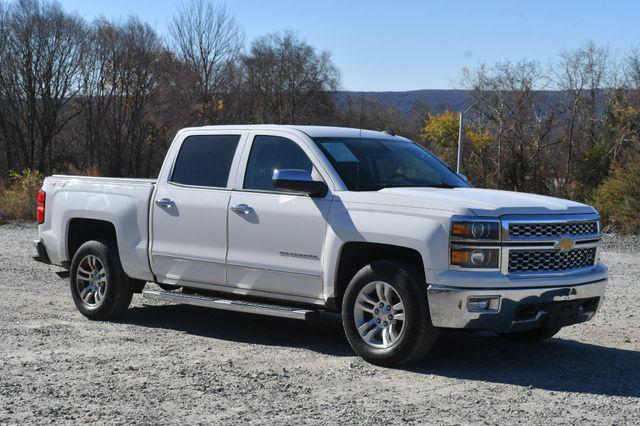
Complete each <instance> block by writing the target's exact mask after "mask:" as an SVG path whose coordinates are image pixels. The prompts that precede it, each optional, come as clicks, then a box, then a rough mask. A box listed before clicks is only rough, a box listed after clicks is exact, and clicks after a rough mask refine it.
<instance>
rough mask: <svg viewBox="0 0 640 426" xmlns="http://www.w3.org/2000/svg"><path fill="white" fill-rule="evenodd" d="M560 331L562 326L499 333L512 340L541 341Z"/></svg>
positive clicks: (524, 341)
mask: <svg viewBox="0 0 640 426" xmlns="http://www.w3.org/2000/svg"><path fill="white" fill-rule="evenodd" d="M558 331H560V328H557V327H556V328H548V327H542V328H536V329H533V330H527V331H520V332H517V333H502V334H499V336H500V337H502V338H503V339H505V340H511V341H514V342H523V343H539V342H542V341H543V340H547V339H550V338H552V337H553V336H555V335H556V333H557V332H558Z"/></svg>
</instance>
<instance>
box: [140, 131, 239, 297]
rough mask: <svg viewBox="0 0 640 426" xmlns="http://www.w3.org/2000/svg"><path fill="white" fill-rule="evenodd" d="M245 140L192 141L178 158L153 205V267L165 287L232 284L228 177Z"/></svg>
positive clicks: (203, 137) (211, 137)
mask: <svg viewBox="0 0 640 426" xmlns="http://www.w3.org/2000/svg"><path fill="white" fill-rule="evenodd" d="M242 136H243V134H242V133H237V134H233V133H223V134H215V133H214V134H194V135H189V136H187V137H186V138H184V140H183V142H182V144H181V145H180V147H179V152H177V155H176V153H175V152H173V156H174V157H175V158H176V160H175V163H174V164H173V166H172V167H171V169H170V170H168V171H165V170H163V173H162V174H161V176H160V178H159V179H158V187H157V189H156V193H155V196H154V199H153V200H152V205H151V208H152V217H151V220H152V225H151V226H152V246H151V262H152V268H153V272H154V273H155V275H156V277H157V279H158V281H159V282H160V283H165V284H181V283H182V284H190V285H192V286H198V285H212V284H215V285H226V284H227V281H226V267H225V256H226V250H227V212H228V207H229V200H230V198H231V190H230V185H229V182H230V178H229V175H230V171H231V170H235V168H232V163H233V161H234V158H235V157H236V151H238V150H239V148H238V147H239V145H240V140H241V138H242ZM173 149H174V148H173V147H172V150H173ZM176 149H177V148H176ZM167 155H170V154H167Z"/></svg>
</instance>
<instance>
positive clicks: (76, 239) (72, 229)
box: [67, 217, 118, 262]
mask: <svg viewBox="0 0 640 426" xmlns="http://www.w3.org/2000/svg"><path fill="white" fill-rule="evenodd" d="M91 240H112V241H113V242H114V243H115V244H116V246H117V245H118V236H117V233H116V227H115V225H114V224H113V223H112V222H110V221H107V220H102V219H88V218H80V217H76V218H72V219H70V220H69V223H68V225H67V256H68V259H69V262H71V261H72V260H73V256H74V255H75V253H76V251H78V249H79V248H80V246H81V245H82V244H84V243H86V242H87V241H91Z"/></svg>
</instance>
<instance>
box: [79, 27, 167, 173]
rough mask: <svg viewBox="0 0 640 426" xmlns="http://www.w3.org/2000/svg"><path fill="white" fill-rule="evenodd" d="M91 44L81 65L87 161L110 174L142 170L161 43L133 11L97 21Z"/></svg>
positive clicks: (150, 121)
mask: <svg viewBox="0 0 640 426" xmlns="http://www.w3.org/2000/svg"><path fill="white" fill-rule="evenodd" d="M91 47H92V48H91V51H92V56H91V57H90V60H89V61H87V62H86V66H85V68H84V70H83V83H84V87H85V94H84V97H83V99H82V103H83V121H84V124H85V126H84V128H85V138H86V139H85V140H86V143H85V146H86V151H85V153H86V156H85V161H84V163H85V164H84V165H87V164H88V165H94V166H98V167H100V168H101V169H102V170H103V171H104V172H105V173H107V174H109V175H112V176H121V175H138V174H141V173H142V170H143V168H142V167H143V166H142V163H143V147H144V144H145V140H146V139H147V136H148V135H149V134H151V133H153V130H154V123H153V122H152V120H151V118H150V107H151V106H152V105H153V101H152V99H153V96H154V93H155V92H154V91H155V89H156V87H157V85H158V84H159V82H158V73H159V70H158V64H159V62H160V60H161V56H162V53H163V47H162V43H161V42H160V39H159V37H158V36H157V34H156V33H155V31H153V29H152V28H151V27H150V26H149V25H148V24H144V23H142V22H140V21H139V20H138V19H137V18H135V17H130V18H129V19H128V20H127V21H126V22H124V23H120V24H118V23H113V22H109V21H106V20H99V21H97V22H96V23H95V24H94V25H93V27H92V33H91Z"/></svg>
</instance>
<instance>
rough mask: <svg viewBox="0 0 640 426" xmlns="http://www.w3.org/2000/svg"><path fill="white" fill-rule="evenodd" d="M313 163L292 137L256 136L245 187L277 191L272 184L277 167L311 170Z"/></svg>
mask: <svg viewBox="0 0 640 426" xmlns="http://www.w3.org/2000/svg"><path fill="white" fill-rule="evenodd" d="M312 168H313V164H312V163H311V160H309V157H307V154H305V153H304V151H303V150H302V148H300V147H299V146H298V144H297V143H295V142H294V141H292V140H291V139H287V138H281V137H278V136H256V137H255V139H254V140H253V144H252V145H251V153H250V154H249V162H248V163H247V171H246V173H245V176H244V188H245V189H259V190H265V191H276V190H275V189H274V188H273V185H272V178H273V171H274V170H276V169H298V170H306V171H308V172H311V169H312Z"/></svg>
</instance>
